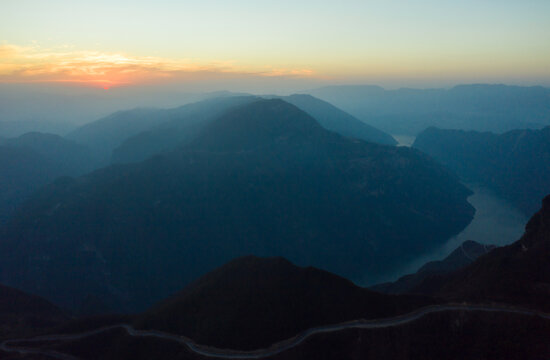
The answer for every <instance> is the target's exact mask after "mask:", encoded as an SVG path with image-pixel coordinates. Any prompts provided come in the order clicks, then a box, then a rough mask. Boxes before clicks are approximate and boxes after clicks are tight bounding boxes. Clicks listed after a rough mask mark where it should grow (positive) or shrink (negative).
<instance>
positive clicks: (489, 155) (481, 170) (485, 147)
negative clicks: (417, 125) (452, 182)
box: [413, 126, 550, 216]
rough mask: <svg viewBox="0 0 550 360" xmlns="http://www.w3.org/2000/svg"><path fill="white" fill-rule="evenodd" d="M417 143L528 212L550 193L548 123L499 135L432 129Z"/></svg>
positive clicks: (458, 170) (443, 162) (431, 154)
mask: <svg viewBox="0 0 550 360" xmlns="http://www.w3.org/2000/svg"><path fill="white" fill-rule="evenodd" d="M413 147H415V148H417V149H419V150H421V151H424V152H425V153H426V154H428V155H430V156H432V157H433V158H434V159H436V160H438V161H440V162H441V163H442V164H444V165H445V166H447V167H449V168H450V169H451V170H453V171H455V172H456V173H457V174H458V175H459V176H460V177H461V178H462V179H464V180H465V181H468V182H473V183H479V184H481V185H484V186H486V187H488V188H490V189H492V190H493V191H495V193H496V194H498V195H500V196H502V197H503V198H505V199H506V200H508V201H510V202H511V203H512V204H513V205H514V206H516V207H517V208H518V209H519V210H521V211H522V212H523V213H524V214H526V215H527V216H531V215H532V214H534V213H535V211H537V209H538V208H539V203H540V199H541V198H542V197H544V196H545V195H546V194H548V192H550V165H549V164H550V126H549V127H545V128H544V129H541V130H514V131H509V132H506V133H504V134H500V135H497V134H493V133H480V132H475V131H462V130H442V129H436V128H429V129H427V130H426V131H424V132H423V133H421V134H420V135H419V136H418V137H417V139H416V141H415V142H414V144H413Z"/></svg>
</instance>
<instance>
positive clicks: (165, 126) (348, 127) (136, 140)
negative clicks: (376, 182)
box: [112, 95, 396, 163]
mask: <svg viewBox="0 0 550 360" xmlns="http://www.w3.org/2000/svg"><path fill="white" fill-rule="evenodd" d="M261 98H263V97H256V96H226V97H223V98H213V99H209V100H204V101H201V102H198V103H194V104H190V105H187V106H184V107H182V108H180V110H178V113H179V115H178V116H172V119H171V120H168V121H164V120H162V117H160V119H161V120H160V123H159V124H158V125H157V126H155V127H153V128H151V129H148V130H146V131H143V132H139V133H138V134H136V135H134V136H132V137H129V138H127V139H126V140H125V141H124V142H123V143H122V144H121V145H120V146H118V147H116V148H115V149H114V150H113V156H112V161H113V162H115V163H129V162H137V161H143V160H145V159H147V158H149V157H151V156H153V155H155V154H160V153H164V152H168V151H171V150H174V149H176V148H178V147H181V146H184V145H186V144H189V143H190V142H191V141H193V140H194V139H195V138H196V137H197V136H198V135H199V134H200V132H201V131H202V129H203V128H204V127H205V126H207V125H208V124H209V123H210V122H212V121H214V120H216V118H218V117H219V116H221V115H223V113H224V112H226V111H230V110H231V109H234V108H236V107H239V106H242V105H246V104H248V103H251V102H253V101H257V100H259V99H261ZM266 98H280V99H283V100H285V101H287V102H289V103H291V104H293V105H295V106H297V107H298V108H300V109H301V110H303V111H305V112H306V113H308V114H309V115H310V116H312V117H313V118H315V119H316V120H317V122H319V124H320V125H321V126H322V127H324V128H325V129H327V130H331V131H334V132H336V133H339V134H341V135H344V136H348V137H352V138H357V139H361V140H365V141H369V142H373V143H377V144H384V145H396V141H395V139H393V138H392V137H391V136H390V135H388V134H386V133H384V132H382V131H380V130H378V129H375V128H373V127H372V126H369V125H367V124H365V123H363V122H362V121H360V120H358V119H356V118H354V117H353V116H351V115H349V114H347V113H345V112H344V111H341V110H340V109H338V108H336V107H334V106H332V105H331V104H329V103H326V102H324V101H321V100H319V99H316V98H314V97H312V96H309V95H292V96H286V97H273V96H267V97H266Z"/></svg>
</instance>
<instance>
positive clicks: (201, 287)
mask: <svg viewBox="0 0 550 360" xmlns="http://www.w3.org/2000/svg"><path fill="white" fill-rule="evenodd" d="M430 302H431V301H430V300H428V299H427V298H421V297H411V296H391V295H383V294H378V293H375V292H372V291H370V290H367V289H364V288H360V287H357V286H356V285H354V284H353V283H352V282H350V281H349V280H346V279H344V278H342V277H340V276H337V275H334V274H331V273H328V272H326V271H322V270H318V269H316V268H313V267H307V268H301V267H297V266H295V265H293V264H292V263H291V262H289V261H288V260H286V259H284V258H281V257H273V258H259V257H255V256H246V257H242V258H238V259H235V260H233V261H231V262H229V263H227V264H226V265H223V266H221V267H220V268H218V269H216V270H214V271H212V272H211V273H209V274H207V275H205V276H203V277H201V278H200V279H198V280H197V281H195V282H194V283H192V284H190V285H189V286H188V287H186V288H185V289H184V290H183V291H181V292H180V293H178V294H176V295H174V296H172V297H171V298H169V299H168V300H166V301H164V302H162V303H160V304H159V305H157V306H156V307H154V308H153V309H151V310H149V311H148V312H146V313H145V314H144V315H142V316H140V318H139V319H138V320H137V322H136V324H137V326H139V327H142V328H151V329H157V330H164V331H168V332H171V333H177V334H182V335H185V336H188V337H190V338H192V339H194V340H195V341H197V342H199V343H201V344H208V345H213V346H216V347H222V348H223V347H227V348H238V349H257V348H262V347H267V346H269V345H271V344H272V343H275V342H277V341H281V340H285V339H287V338H290V337H292V336H294V335H296V334H297V333H298V332H300V331H303V330H306V329H308V328H310V327H313V326H319V325H327V324H330V323H336V322H343V321H347V320H352V319H358V318H373V317H380V316H389V315H393V314H397V313H400V312H404V311H409V310H411V309H414V308H416V307H418V306H422V305H425V304H428V303H430Z"/></svg>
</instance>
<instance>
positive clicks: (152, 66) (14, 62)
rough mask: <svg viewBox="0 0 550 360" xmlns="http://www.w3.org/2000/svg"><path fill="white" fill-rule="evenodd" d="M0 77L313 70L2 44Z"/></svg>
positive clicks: (131, 80)
mask: <svg viewBox="0 0 550 360" xmlns="http://www.w3.org/2000/svg"><path fill="white" fill-rule="evenodd" d="M0 60H1V65H0V81H2V82H57V83H73V84H80V85H85V86H91V87H100V88H103V89H105V90H108V89H109V88H111V87H115V86H121V85H133V84H140V83H148V82H156V81H161V80H170V79H184V78H186V77H195V76H200V75H201V74H203V75H205V74H212V73H214V74H229V75H231V74H254V75H260V76H267V77H270V76H294V77H309V76H313V71H312V70H308V69H284V68H271V67H264V68H258V69H245V68H244V67H239V66H235V65H233V64H231V63H229V62H201V61H198V60H187V59H182V60H174V59H165V58H160V57H150V56H147V57H137V56H130V55H126V54H122V53H103V52H98V51H69V50H68V49H42V48H40V47H38V46H35V47H20V46H14V45H3V46H0Z"/></svg>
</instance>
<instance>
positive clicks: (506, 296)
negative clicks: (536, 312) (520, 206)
mask: <svg viewBox="0 0 550 360" xmlns="http://www.w3.org/2000/svg"><path fill="white" fill-rule="evenodd" d="M549 263H550V197H549V196H547V197H546V198H545V199H544V200H543V202H542V208H541V209H540V210H539V211H538V212H537V213H536V214H535V215H534V216H533V217H532V218H531V220H530V221H529V223H528V224H527V226H526V231H525V234H524V235H523V236H522V237H521V239H519V240H518V241H516V242H515V243H513V244H511V245H508V246H504V247H501V248H497V249H495V250H493V251H491V252H490V253H489V254H487V255H485V256H482V257H480V258H479V259H478V260H477V261H475V262H474V263H472V264H471V265H469V266H467V267H465V268H464V269H462V270H459V271H457V272H454V273H452V274H449V275H446V276H439V277H437V276H436V277H433V278H428V279H426V280H425V281H424V282H423V283H422V284H420V285H419V286H418V287H416V288H414V289H413V290H412V291H413V292H419V293H427V294H434V295H439V296H443V297H447V298H450V299H455V300H469V301H480V302H482V301H483V302H487V301H497V302H502V303H507V304H516V305H522V306H530V307H535V308H538V309H542V310H545V311H548V310H550V267H549V266H548V264H549Z"/></svg>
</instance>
